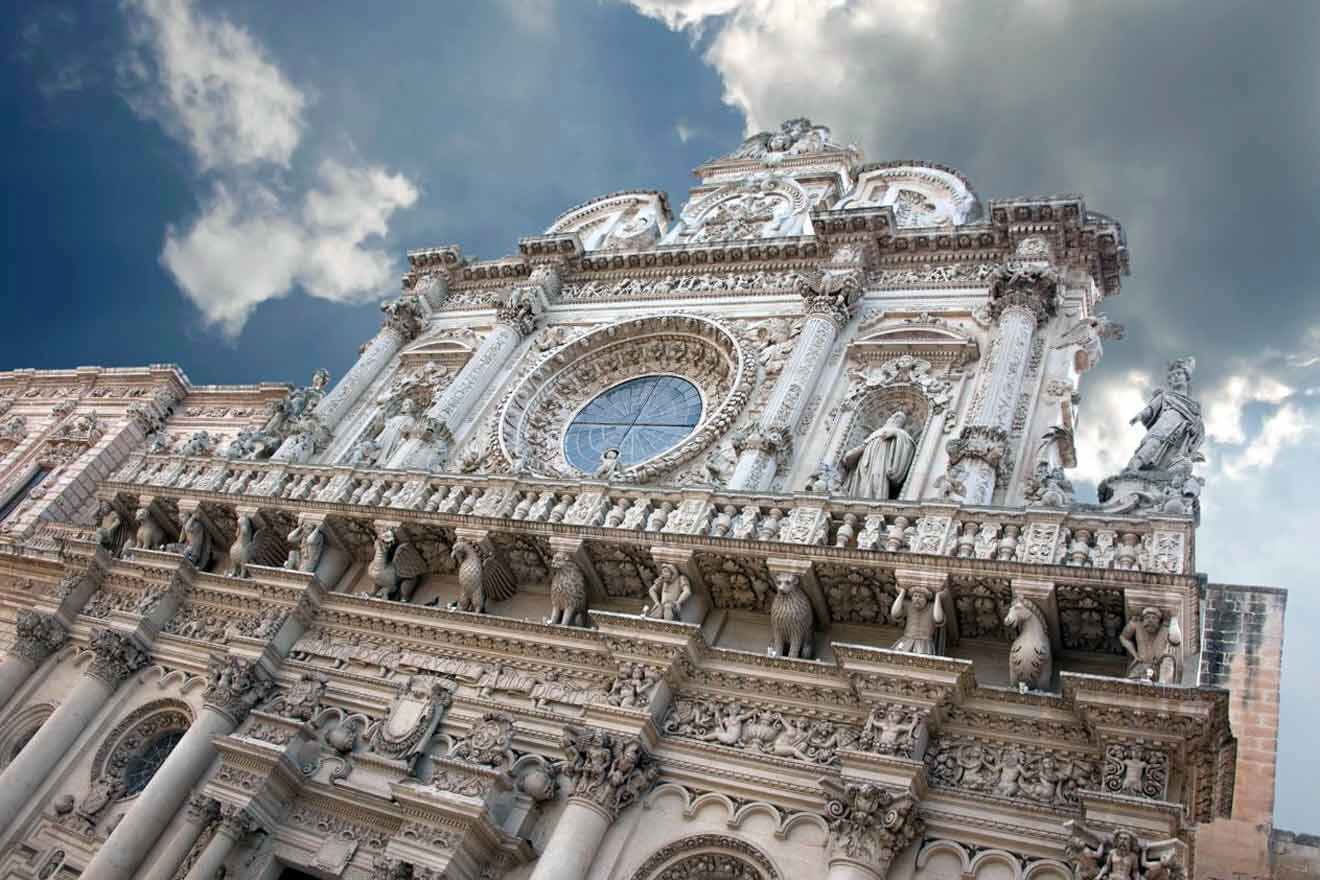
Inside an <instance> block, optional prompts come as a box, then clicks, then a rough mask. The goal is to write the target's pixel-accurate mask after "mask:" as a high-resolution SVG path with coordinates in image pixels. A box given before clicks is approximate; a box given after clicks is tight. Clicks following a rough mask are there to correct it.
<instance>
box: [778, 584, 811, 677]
mask: <svg viewBox="0 0 1320 880" xmlns="http://www.w3.org/2000/svg"><path fill="white" fill-rule="evenodd" d="M814 620H815V613H814V612H813V610H812V608H811V599H810V598H808V597H807V594H806V591H805V590H804V589H803V588H802V577H801V576H800V575H797V574H793V573H792V572H780V573H779V574H777V575H776V576H775V597H774V599H773V600H772V601H771V603H770V646H769V647H768V648H767V649H766V654H768V655H769V656H771V657H781V656H782V657H797V658H801V659H804V660H810V659H811V658H812V657H813V656H815V652H814V645H813V632H812V630H813V623H814Z"/></svg>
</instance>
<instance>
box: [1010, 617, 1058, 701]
mask: <svg viewBox="0 0 1320 880" xmlns="http://www.w3.org/2000/svg"><path fill="white" fill-rule="evenodd" d="M1004 626H1006V627H1008V628H1009V629H1015V630H1016V631H1017V638H1015V639H1014V640H1013V647H1012V648H1011V649H1010V650H1009V653H1008V682H1009V684H1010V685H1013V686H1015V687H1017V688H1018V690H1021V691H1027V690H1036V691H1044V690H1049V687H1050V677H1051V675H1052V674H1053V671H1054V664H1053V658H1052V657H1051V656H1050V630H1049V625H1048V624H1046V622H1045V613H1044V612H1043V611H1041V610H1040V606H1038V605H1037V604H1036V603H1035V602H1033V601H1031V600H1030V599H1014V600H1013V604H1012V606H1011V607H1010V608H1009V609H1008V614H1007V615H1006V616H1005V617H1004Z"/></svg>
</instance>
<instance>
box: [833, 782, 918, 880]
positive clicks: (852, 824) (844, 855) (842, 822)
mask: <svg viewBox="0 0 1320 880" xmlns="http://www.w3.org/2000/svg"><path fill="white" fill-rule="evenodd" d="M821 785H822V786H823V787H824V788H825V821H826V823H827V824H828V825H829V829H830V838H829V850H830V855H829V866H830V872H829V874H828V880H886V878H887V877H888V876H889V867H890V865H892V864H893V862H894V859H895V858H896V857H897V856H898V855H899V854H900V853H902V852H903V850H905V849H907V848H908V847H909V846H911V845H912V844H913V843H914V842H915V841H917V840H920V839H921V836H922V834H923V833H924V831H925V823H924V822H923V821H922V820H921V817H920V816H919V815H917V800H916V798H914V797H913V796H912V795H910V794H903V795H899V796H895V795H893V794H892V793H890V792H889V791H888V790H886V789H885V788H883V787H881V786H879V785H877V784H875V783H873V782H862V783H852V782H841V781H838V780H834V779H829V778H826V779H822V780H821Z"/></svg>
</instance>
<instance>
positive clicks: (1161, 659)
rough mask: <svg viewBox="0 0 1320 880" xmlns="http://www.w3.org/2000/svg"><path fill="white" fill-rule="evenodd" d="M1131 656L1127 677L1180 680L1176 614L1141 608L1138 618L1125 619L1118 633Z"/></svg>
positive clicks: (1124, 647) (1174, 681)
mask: <svg viewBox="0 0 1320 880" xmlns="http://www.w3.org/2000/svg"><path fill="white" fill-rule="evenodd" d="M1118 641H1119V643H1120V644H1121V645H1122V646H1123V650H1125V651H1127V652H1128V654H1129V656H1131V657H1132V662H1131V663H1130V664H1129V665H1128V671H1127V677H1128V678H1135V679H1140V680H1143V681H1151V682H1157V683H1159V684H1179V683H1181V682H1182V659H1181V658H1180V657H1179V656H1178V652H1177V651H1176V650H1175V649H1176V648H1177V647H1178V646H1179V645H1181V644H1182V630H1181V629H1180V628H1179V626H1178V618H1176V617H1170V618H1167V619H1166V618H1165V614H1164V612H1163V611H1162V610H1160V609H1159V608H1143V609H1142V610H1141V616H1140V617H1139V618H1133V619H1132V620H1129V621H1128V624H1127V626H1125V627H1124V628H1123V632H1122V633H1121V634H1120V635H1119V637H1118Z"/></svg>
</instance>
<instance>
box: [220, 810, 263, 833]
mask: <svg viewBox="0 0 1320 880" xmlns="http://www.w3.org/2000/svg"><path fill="white" fill-rule="evenodd" d="M260 827H261V821H260V820H259V819H258V818H257V817H256V815H255V814H254V813H253V812H252V811H251V810H250V809H248V808H247V807H240V806H237V805H235V804H221V805H220V827H219V831H221V832H223V833H225V834H228V835H229V836H230V837H233V838H234V839H236V840H237V839H240V838H242V837H243V836H244V835H245V834H251V833H252V832H253V831H256V830H257V829H258V828H260Z"/></svg>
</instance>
